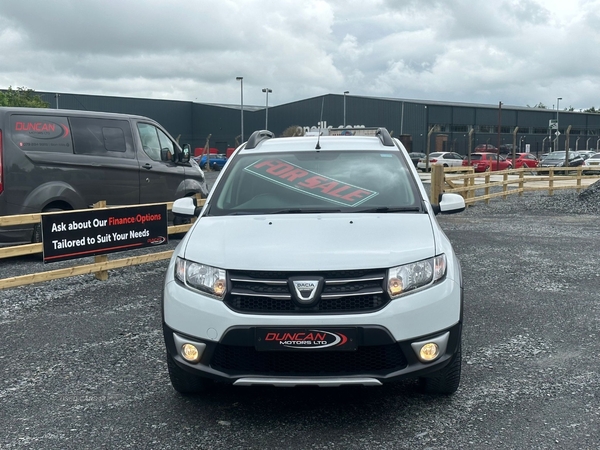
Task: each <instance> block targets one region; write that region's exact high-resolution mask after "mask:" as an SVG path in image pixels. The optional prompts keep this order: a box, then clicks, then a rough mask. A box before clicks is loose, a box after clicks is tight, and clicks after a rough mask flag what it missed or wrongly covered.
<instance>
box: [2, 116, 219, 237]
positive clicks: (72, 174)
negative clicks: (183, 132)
mask: <svg viewBox="0 0 600 450" xmlns="http://www.w3.org/2000/svg"><path fill="white" fill-rule="evenodd" d="M190 151H191V149H190V146H189V145H184V146H183V148H181V147H180V146H179V145H178V144H177V142H176V141H175V140H174V139H173V138H172V137H171V136H170V135H169V133H167V131H166V130H165V129H164V128H163V127H161V126H160V125H159V124H158V123H156V122H155V121H153V120H151V119H149V118H147V117H142V116H134V115H125V114H114V113H101V112H88V111H70V110H59V109H36V108H11V107H8V108H5V107H0V216H6V215H12V214H30V213H39V212H47V211H60V210H73V209H84V208H87V207H90V206H91V205H92V204H94V203H96V202H98V201H100V200H105V201H106V202H107V204H108V205H134V204H144V203H157V202H167V201H173V200H175V199H177V198H181V197H185V196H190V195H194V194H197V193H199V194H201V195H202V196H203V197H205V196H206V195H208V185H207V184H206V179H205V177H204V173H203V172H202V170H201V169H200V167H199V166H198V164H197V163H196V162H195V161H194V160H193V159H190ZM37 228H39V227H34V226H33V225H22V226H11V227H3V228H0V242H18V241H30V242H39V236H38V233H37Z"/></svg>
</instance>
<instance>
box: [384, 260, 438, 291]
mask: <svg viewBox="0 0 600 450" xmlns="http://www.w3.org/2000/svg"><path fill="white" fill-rule="evenodd" d="M445 275H446V255H444V254H442V255H439V256H436V257H434V258H429V259H424V260H423V261H417V262H414V263H410V264H405V265H403V266H397V267H392V268H391V269H389V270H388V276H387V288H388V294H390V297H391V298H397V297H400V296H401V295H402V294H405V293H406V292H409V291H412V290H414V289H418V288H420V287H423V286H427V285H428V284H433V283H435V282H436V281H438V280H440V279H442V278H443V277H444V276H445Z"/></svg>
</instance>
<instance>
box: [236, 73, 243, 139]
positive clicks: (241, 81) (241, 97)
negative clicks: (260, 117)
mask: <svg viewBox="0 0 600 450" xmlns="http://www.w3.org/2000/svg"><path fill="white" fill-rule="evenodd" d="M235 79H236V80H238V81H239V82H240V105H241V115H242V134H241V135H240V136H241V141H240V142H244V77H235Z"/></svg>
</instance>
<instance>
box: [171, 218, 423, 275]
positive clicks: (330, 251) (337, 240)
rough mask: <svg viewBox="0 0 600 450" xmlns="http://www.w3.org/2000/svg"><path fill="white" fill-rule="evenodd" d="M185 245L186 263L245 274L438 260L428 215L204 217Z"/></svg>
mask: <svg viewBox="0 0 600 450" xmlns="http://www.w3.org/2000/svg"><path fill="white" fill-rule="evenodd" d="M182 244H183V245H182V253H183V254H182V255H181V256H183V257H184V258H186V259H189V260H191V261H195V262H199V263H203V264H208V265H211V266H214V267H218V268H223V269H239V270H242V269H252V270H286V271H290V270H298V271H307V270H334V269H366V268H380V267H381V268H383V267H393V266H396V265H400V264H405V263H408V262H413V261H418V260H421V259H426V258H431V257H433V256H435V236H434V232H433V229H432V223H431V219H430V217H429V215H428V214H424V213H418V214H415V213H387V214H310V215H307V214H302V215H300V214H295V215H260V216H220V217H203V218H201V219H199V220H198V221H197V222H196V224H195V225H194V226H193V227H192V229H191V230H190V231H189V232H188V234H187V235H186V237H185V242H182Z"/></svg>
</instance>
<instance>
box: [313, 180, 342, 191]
mask: <svg viewBox="0 0 600 450" xmlns="http://www.w3.org/2000/svg"><path fill="white" fill-rule="evenodd" d="M338 184H339V183H338V182H336V181H330V182H329V183H323V184H320V185H319V186H317V188H318V189H321V191H323V193H324V194H329V191H331V190H332V189H333V188H335V187H336V186H337V185H338Z"/></svg>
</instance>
